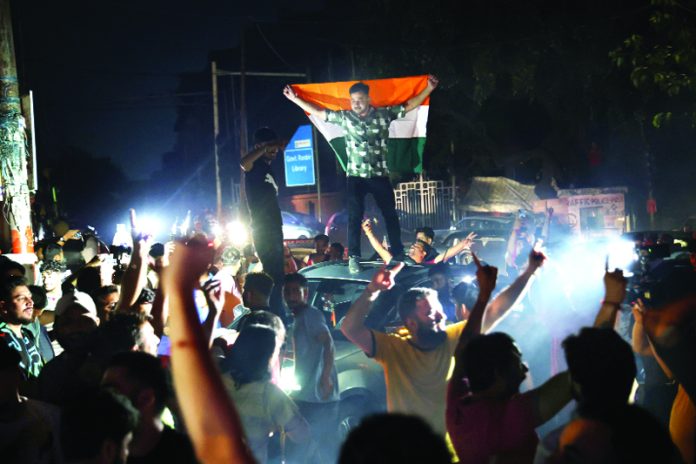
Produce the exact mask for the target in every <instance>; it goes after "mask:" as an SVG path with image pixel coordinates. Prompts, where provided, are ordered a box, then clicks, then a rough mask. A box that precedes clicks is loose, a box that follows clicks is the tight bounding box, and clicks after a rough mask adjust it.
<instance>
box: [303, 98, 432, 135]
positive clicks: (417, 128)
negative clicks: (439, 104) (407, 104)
mask: <svg viewBox="0 0 696 464" xmlns="http://www.w3.org/2000/svg"><path fill="white" fill-rule="evenodd" d="M429 109H430V106H427V105H422V106H419V107H418V108H416V109H413V110H411V111H409V112H408V113H406V117H404V118H403V119H397V120H395V121H392V123H391V125H390V126H389V138H393V139H411V138H418V137H425V136H426V126H427V124H428V111H429ZM309 120H310V121H311V122H312V124H314V125H315V126H316V128H317V129H318V130H319V132H321V135H323V136H324V138H326V140H327V141H329V142H330V141H331V140H333V139H335V138H338V137H343V136H344V133H343V129H341V127H340V126H337V125H336V124H331V123H328V122H326V121H322V120H321V119H319V118H317V117H316V116H313V115H310V116H309Z"/></svg>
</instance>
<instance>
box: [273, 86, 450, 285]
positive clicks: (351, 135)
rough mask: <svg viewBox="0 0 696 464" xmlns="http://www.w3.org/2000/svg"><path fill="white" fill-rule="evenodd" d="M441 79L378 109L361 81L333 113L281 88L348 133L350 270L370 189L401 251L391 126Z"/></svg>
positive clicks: (356, 266)
mask: <svg viewBox="0 0 696 464" xmlns="http://www.w3.org/2000/svg"><path fill="white" fill-rule="evenodd" d="M438 83H439V81H438V79H437V78H436V77H435V76H432V75H430V76H428V84H427V86H426V87H425V89H423V90H422V91H421V92H420V93H419V94H418V95H415V96H414V97H412V98H411V99H409V100H408V101H407V102H405V103H404V104H403V105H399V106H386V107H380V108H375V107H374V106H372V105H371V104H370V95H369V93H370V87H368V86H367V85H365V84H363V83H362V82H358V83H356V84H353V86H352V87H351V88H350V90H349V91H348V93H349V94H350V106H351V109H350V110H348V111H332V110H327V109H326V108H321V107H318V106H315V105H314V104H312V103H309V102H306V101H304V100H302V99H301V98H299V97H298V96H297V94H296V93H295V91H294V90H293V89H292V87H290V86H289V85H288V86H286V87H285V89H284V90H283V94H284V95H285V96H286V97H287V99H288V100H290V101H291V102H293V103H294V104H296V105H297V106H299V107H300V108H302V109H303V110H304V111H306V112H307V113H309V114H311V115H313V116H316V117H318V118H320V119H321V120H323V121H326V122H330V123H333V124H337V125H339V126H341V128H342V129H343V131H344V132H345V138H346V154H347V155H348V165H347V166H346V175H347V176H348V177H347V179H346V190H347V193H348V268H349V270H350V272H351V273H357V272H360V261H359V259H360V224H361V223H362V220H363V213H364V211H365V196H366V195H367V194H368V193H371V194H372V197H373V198H374V199H375V202H376V203H377V206H378V207H379V209H380V210H381V211H382V216H384V222H385V224H386V226H387V235H388V236H389V243H390V244H391V247H392V250H391V251H392V254H393V255H394V256H400V255H401V254H403V251H404V245H403V243H402V242H401V227H400V226H399V216H398V215H397V214H396V201H395V200H394V191H393V190H392V186H391V183H390V182H389V168H388V167H387V151H388V147H387V141H388V139H389V125H390V124H391V122H392V121H393V120H395V119H400V118H403V117H405V116H406V113H408V112H409V111H411V110H413V109H415V108H418V107H419V106H420V104H421V103H423V101H424V100H425V99H426V98H428V96H429V95H430V93H431V92H432V91H433V90H435V88H436V87H437V85H438Z"/></svg>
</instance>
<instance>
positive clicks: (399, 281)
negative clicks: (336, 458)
mask: <svg viewBox="0 0 696 464" xmlns="http://www.w3.org/2000/svg"><path fill="white" fill-rule="evenodd" d="M382 266H384V263H383V262H381V261H369V262H362V263H361V271H360V272H359V273H356V274H351V273H350V272H349V271H348V265H347V262H346V261H342V262H340V261H338V262H336V261H334V262H325V263H319V264H316V265H314V266H310V267H307V268H304V269H302V270H300V273H301V274H303V275H304V276H305V277H306V278H307V280H308V283H309V304H310V305H312V306H314V307H316V308H319V309H322V310H323V311H324V314H325V317H326V321H327V325H328V326H329V328H330V329H331V333H332V335H333V338H334V344H335V350H336V351H335V359H336V369H337V372H338V385H339V394H340V405H339V419H340V420H339V430H338V432H337V433H338V436H339V437H340V438H341V439H343V438H345V436H346V435H347V433H348V432H349V431H350V430H351V429H352V428H353V427H354V426H355V425H357V424H358V423H359V421H360V419H361V418H362V417H364V416H365V415H367V414H369V413H372V412H377V411H384V410H386V387H385V380H384V371H383V369H382V367H381V366H380V365H379V364H378V363H377V362H376V361H375V360H374V359H372V358H369V357H368V356H367V355H365V353H364V352H363V351H362V350H361V349H360V348H358V347H357V346H355V345H354V344H353V343H352V342H350V340H348V339H347V338H346V337H345V336H344V335H343V333H342V332H341V330H340V327H341V324H342V322H343V318H344V317H345V315H346V313H347V312H348V310H349V308H350V306H351V305H352V303H353V302H354V301H355V300H356V299H357V298H358V297H359V296H360V295H361V294H362V292H363V291H364V290H365V287H367V284H368V283H369V282H370V280H371V279H372V276H373V275H374V274H375V272H377V270H378V269H380V268H381V267H382ZM451 270H452V279H453V281H454V282H455V283H458V282H460V281H467V282H470V283H471V282H473V280H474V276H475V271H476V270H475V266H473V265H472V266H460V265H452V268H451ZM416 286H426V287H427V286H430V279H429V278H428V268H427V267H425V266H417V265H414V266H406V267H405V268H404V269H403V270H402V271H401V272H400V273H399V274H398V276H397V277H396V281H395V286H394V288H392V289H391V290H389V291H388V292H382V293H381V294H380V296H379V297H378V298H377V300H376V301H375V302H374V304H373V307H372V310H371V311H370V314H369V316H368V317H367V319H366V324H367V325H368V327H370V328H371V329H373V330H378V331H382V332H387V333H394V332H397V331H399V330H401V329H402V327H403V324H402V322H401V320H400V318H399V315H398V312H397V310H396V302H397V300H398V298H399V296H401V294H403V293H404V292H405V291H406V290H407V289H409V288H412V287H416ZM476 293H477V289H476V286H475V284H474V283H472V284H471V295H470V298H471V299H472V301H474V300H475V298H476ZM283 370H284V371H285V374H284V375H285V376H286V377H285V380H286V382H288V379H287V377H288V376H290V377H291V376H292V370H291V369H290V365H289V364H284V366H283ZM281 376H283V374H281ZM288 383H289V384H292V380H290V381H289V382H288Z"/></svg>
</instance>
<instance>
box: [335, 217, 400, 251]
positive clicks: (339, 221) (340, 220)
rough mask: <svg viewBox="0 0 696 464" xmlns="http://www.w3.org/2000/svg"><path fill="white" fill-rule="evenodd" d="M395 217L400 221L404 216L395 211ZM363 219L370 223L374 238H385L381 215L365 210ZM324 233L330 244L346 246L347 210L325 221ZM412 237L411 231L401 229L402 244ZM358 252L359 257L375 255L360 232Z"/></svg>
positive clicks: (385, 231)
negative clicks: (368, 220)
mask: <svg viewBox="0 0 696 464" xmlns="http://www.w3.org/2000/svg"><path fill="white" fill-rule="evenodd" d="M396 213H397V215H398V216H399V218H400V219H401V218H402V217H403V215H404V214H405V213H404V212H403V211H400V210H397V212H396ZM364 217H365V218H366V219H370V220H371V221H372V230H373V231H374V233H375V236H377V237H379V238H380V239H381V238H386V237H387V229H386V227H385V225H384V219H383V218H382V214H381V213H379V212H378V211H376V210H372V209H366V210H365V214H364ZM324 233H325V234H326V235H328V236H329V238H330V240H331V241H332V242H339V243H342V244H343V245H344V246H346V247H347V246H348V210H346V209H342V210H340V211H338V212H337V213H334V214H332V215H331V216H330V217H329V219H328V220H327V221H326V228H325V229H324ZM412 235H413V231H410V230H406V229H404V228H403V227H402V228H401V240H402V241H404V242H408V241H409V237H411V236H412ZM360 251H361V256H366V257H367V256H373V255H375V250H374V249H373V248H372V245H370V241H369V240H368V239H367V237H366V236H365V234H364V233H363V232H362V229H361V230H360Z"/></svg>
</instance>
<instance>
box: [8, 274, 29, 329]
mask: <svg viewBox="0 0 696 464" xmlns="http://www.w3.org/2000/svg"><path fill="white" fill-rule="evenodd" d="M33 319H34V301H33V300H32V298H31V291H30V290H29V287H28V286H27V283H26V281H25V280H24V277H21V276H19V277H7V278H5V279H2V280H0V320H2V321H4V322H6V323H7V324H10V325H23V324H29V323H30V322H31V321H32V320H33Z"/></svg>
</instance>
